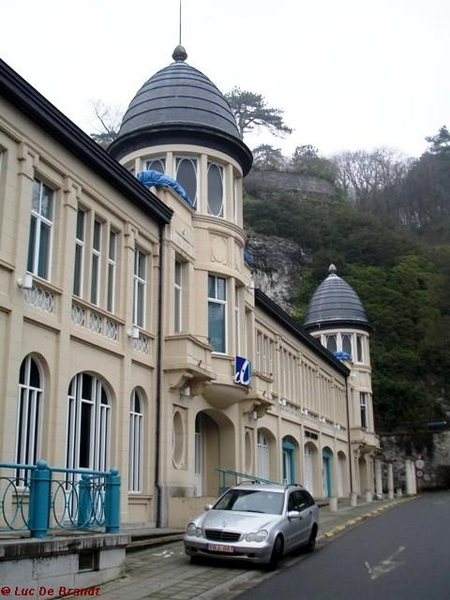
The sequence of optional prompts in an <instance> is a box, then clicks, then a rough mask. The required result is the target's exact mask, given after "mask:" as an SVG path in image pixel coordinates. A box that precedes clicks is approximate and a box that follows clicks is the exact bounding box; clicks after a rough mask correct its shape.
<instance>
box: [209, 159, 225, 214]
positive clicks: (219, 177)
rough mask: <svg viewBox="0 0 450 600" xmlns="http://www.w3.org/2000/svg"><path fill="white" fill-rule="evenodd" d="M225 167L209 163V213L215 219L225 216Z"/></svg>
mask: <svg viewBox="0 0 450 600" xmlns="http://www.w3.org/2000/svg"><path fill="white" fill-rule="evenodd" d="M224 198H225V195H224V181H223V167H221V166H220V165H216V164H215V163H208V213H209V214H210V215H214V216H215V217H223V216H224V204H225V202H224Z"/></svg>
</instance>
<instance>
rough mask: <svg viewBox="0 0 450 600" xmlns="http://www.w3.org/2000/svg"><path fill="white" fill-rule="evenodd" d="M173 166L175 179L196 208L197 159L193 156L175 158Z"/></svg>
mask: <svg viewBox="0 0 450 600" xmlns="http://www.w3.org/2000/svg"><path fill="white" fill-rule="evenodd" d="M175 168H176V175H175V179H176V180H177V181H178V183H179V184H180V185H181V187H182V188H183V189H184V191H185V192H186V193H187V194H188V196H189V198H190V199H191V202H192V206H193V207H194V208H197V160H196V159H194V158H181V157H180V158H177V159H176V161H175Z"/></svg>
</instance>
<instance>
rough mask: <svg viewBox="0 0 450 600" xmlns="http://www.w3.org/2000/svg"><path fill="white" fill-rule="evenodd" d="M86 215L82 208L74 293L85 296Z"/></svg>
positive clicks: (78, 217)
mask: <svg viewBox="0 0 450 600" xmlns="http://www.w3.org/2000/svg"><path fill="white" fill-rule="evenodd" d="M85 229H86V213H85V211H84V210H82V209H81V208H79V209H78V212H77V229H76V234H75V265H74V271H73V293H74V295H75V296H78V297H80V298H81V297H82V295H83V267H84V250H85Z"/></svg>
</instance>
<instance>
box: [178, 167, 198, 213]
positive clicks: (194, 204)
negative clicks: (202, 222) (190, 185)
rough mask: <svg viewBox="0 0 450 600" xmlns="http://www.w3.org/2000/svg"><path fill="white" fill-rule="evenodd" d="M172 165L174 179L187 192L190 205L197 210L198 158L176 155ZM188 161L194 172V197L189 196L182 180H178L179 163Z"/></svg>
mask: <svg viewBox="0 0 450 600" xmlns="http://www.w3.org/2000/svg"><path fill="white" fill-rule="evenodd" d="M174 158H175V160H174V166H175V179H176V181H177V182H178V183H179V184H180V185H181V187H182V188H183V189H184V191H185V192H186V193H187V194H188V196H189V198H190V199H191V202H192V206H193V208H194V209H195V210H198V202H199V198H200V184H199V181H200V178H199V160H198V158H197V157H195V156H182V155H178V156H175V157H174ZM185 160H186V161H188V162H190V163H191V164H192V166H193V167H194V173H195V198H192V197H191V194H190V193H189V190H187V189H186V188H185V186H183V182H181V181H179V179H178V169H179V167H180V165H181V163H182V162H183V161H185Z"/></svg>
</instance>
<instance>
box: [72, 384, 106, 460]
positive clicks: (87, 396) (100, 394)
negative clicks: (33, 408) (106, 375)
mask: <svg viewBox="0 0 450 600" xmlns="http://www.w3.org/2000/svg"><path fill="white" fill-rule="evenodd" d="M110 410H111V406H110V402H109V399H108V392H107V390H106V387H105V385H104V383H103V382H102V381H101V380H100V379H99V378H98V377H95V376H94V375H91V374H90V373H78V375H76V376H75V377H74V378H73V379H72V381H71V382H70V385H69V394H68V423H67V452H66V465H67V468H69V469H91V470H95V471H106V470H108V469H109V445H110Z"/></svg>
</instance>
